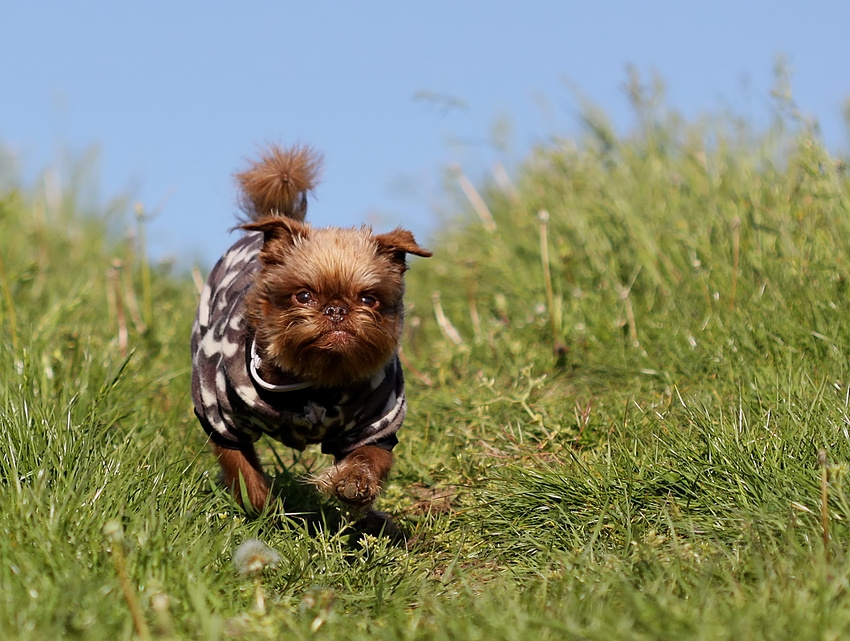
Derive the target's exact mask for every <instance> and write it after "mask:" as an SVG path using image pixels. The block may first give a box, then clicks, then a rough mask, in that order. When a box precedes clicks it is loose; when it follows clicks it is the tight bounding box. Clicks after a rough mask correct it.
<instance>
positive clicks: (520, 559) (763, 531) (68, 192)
mask: <svg viewBox="0 0 850 641" xmlns="http://www.w3.org/2000/svg"><path fill="white" fill-rule="evenodd" d="M631 92H632V93H631V95H632V100H633V103H634V106H635V114H636V123H637V124H636V126H635V128H634V130H633V131H631V132H629V133H627V134H618V133H616V132H615V131H614V130H613V128H612V127H611V126H610V125H609V124H608V123H607V121H606V119H605V117H604V115H603V114H600V113H599V112H598V111H597V110H595V109H594V108H592V106H588V107H587V108H586V110H585V116H584V119H585V128H584V132H585V133H584V134H583V135H582V136H579V137H578V138H573V139H558V138H553V140H552V141H551V142H550V143H548V144H546V145H544V146H541V147H540V148H539V149H536V150H535V151H534V152H533V153H532V154H531V156H530V157H529V158H528V159H527V160H526V161H525V162H524V163H523V164H522V166H521V167H520V168H519V170H518V171H517V173H516V174H515V175H514V176H512V177H511V178H510V179H509V180H510V181H511V182H510V184H508V182H506V179H505V177H504V175H503V173H502V172H499V173H497V175H496V178H498V179H496V178H494V180H493V181H492V183H485V184H480V185H472V183H470V182H469V181H468V180H466V179H465V178H463V177H462V176H461V175H459V174H458V173H457V171H456V170H454V171H453V173H451V175H450V180H449V185H450V186H449V188H450V189H453V187H451V184H455V185H457V190H458V192H457V201H456V202H457V203H458V210H459V213H458V214H457V216H456V219H455V220H453V221H451V222H450V223H449V224H447V225H446V226H445V227H444V229H445V231H443V232H442V233H441V235H440V236H439V237H437V238H436V239H434V241H433V242H432V243H431V245H432V247H431V248H432V249H435V250H436V251H435V257H434V258H431V259H429V260H428V261H416V262H415V263H414V265H413V269H412V270H411V272H410V273H409V280H408V290H409V305H410V311H409V316H408V319H409V322H408V327H407V330H406V336H405V345H404V360H405V361H406V363H407V378H408V381H409V392H408V395H409V398H410V400H411V412H410V416H409V418H408V420H407V422H406V425H405V428H404V433H403V434H402V435H401V436H402V438H401V443H400V444H399V446H398V448H397V449H396V452H397V454H398V456H397V461H398V463H397V465H396V468H395V471H394V473H393V476H392V479H391V482H390V484H389V487H388V488H387V492H386V494H385V496H384V497H383V498H382V499H381V502H380V507H381V508H382V509H384V510H386V511H388V512H391V513H392V514H394V515H396V517H397V519H398V521H399V523H400V524H401V525H402V526H403V528H404V529H405V531H406V532H407V535H408V545H407V546H404V545H399V544H396V543H393V542H392V541H390V540H389V539H386V538H382V537H374V536H370V535H359V534H358V533H357V532H355V531H354V530H353V529H352V526H351V523H350V522H349V520H348V519H347V517H346V515H344V514H342V513H341V512H340V511H339V510H338V509H337V506H335V505H334V504H333V503H331V502H328V501H319V500H317V499H316V498H315V497H313V496H312V495H311V494H310V493H309V492H308V491H307V490H306V488H304V487H303V486H302V485H301V484H300V482H299V480H298V479H299V478H300V477H302V476H303V475H305V474H306V473H308V472H309V471H310V470H315V469H317V468H318V467H319V466H321V465H323V464H324V463H325V461H324V460H323V458H322V456H321V455H320V454H318V453H317V452H312V451H308V452H306V453H304V454H302V455H295V454H293V453H290V452H287V451H285V450H284V449H283V448H280V447H277V448H275V451H274V452H272V451H269V452H267V453H266V457H265V458H266V460H267V461H277V463H276V468H277V474H278V477H277V482H278V485H279V486H280V487H281V488H282V489H283V490H285V495H286V496H287V498H286V499H285V502H284V507H285V510H286V511H287V512H288V513H290V515H291V516H290V517H288V518H287V517H284V516H282V515H281V513H280V512H270V513H267V514H264V515H261V516H260V517H258V518H256V519H253V520H252V519H248V518H246V517H245V516H244V515H243V514H242V512H241V511H240V510H239V509H238V508H237V507H236V506H235V505H234V504H233V502H232V500H231V499H230V498H229V497H228V496H227V495H226V493H224V492H223V491H222V490H221V489H220V488H219V487H218V486H217V484H216V481H215V479H216V470H215V464H214V462H213V460H212V458H211V456H210V455H209V454H208V453H207V451H206V448H205V443H204V436H203V433H202V430H201V429H200V428H199V427H198V426H197V424H196V421H195V419H194V417H193V416H192V413H191V402H190V399H189V358H188V334H189V328H190V325H191V321H192V317H193V315H194V308H195V303H196V299H197V291H196V288H195V284H194V283H193V281H192V279H191V278H190V277H188V276H184V275H182V274H179V273H174V272H173V271H172V270H170V269H169V268H168V267H167V266H166V265H151V264H149V263H148V261H147V259H146V258H145V251H144V243H143V239H144V229H143V224H144V216H143V215H141V214H142V213H141V212H139V214H140V215H137V216H136V217H135V218H134V219H133V220H132V221H130V223H128V225H129V226H130V227H131V229H133V233H132V234H131V235H130V236H129V237H126V238H122V237H121V236H119V235H115V233H114V232H111V231H110V230H114V229H115V228H116V214H109V213H108V212H107V213H106V215H104V212H97V211H89V210H90V209H91V208H90V207H86V206H85V204H84V201H85V198H84V197H83V195H80V194H75V193H74V192H73V189H72V188H74V187H77V188H79V185H77V184H76V182H74V181H72V183H71V185H69V186H65V188H64V191H62V190H57V189H56V188H55V187H54V188H53V189H52V190H47V191H44V192H42V191H41V190H38V189H37V190H34V191H33V192H26V193H25V192H23V191H21V190H14V189H13V190H11V191H7V192H5V193H3V194H2V195H0V261H2V262H0V284H1V285H2V287H0V337H2V340H0V449H2V452H3V455H2V457H0V487H2V491H1V492H0V528H2V535H0V637H2V638H4V639H48V638H49V639H55V638H85V639H116V638H132V637H142V638H163V639H170V638H174V639H183V638H186V639H229V638H250V639H265V638H268V639H273V638H281V637H291V638H299V639H300V638H303V639H306V638H329V639H331V638H332V639H414V638H415V639H457V638H466V639H495V640H500V639H504V640H508V639H526V638H529V639H530V638H533V639H564V638H567V639H600V640H601V639H613V638H616V639H671V638H675V639H733V638H748V639H832V638H844V637H846V636H847V634H848V632H850V609H848V608H847V607H846V600H847V591H848V585H849V584H850V556H848V552H847V542H848V539H849V538H850V529H848V528H849V527H850V526H849V525H848V524H850V497H848V487H847V484H848V476H850V475H848V470H850V468H848V461H850V432H848V424H850V418H848V412H850V410H848V407H850V379H848V350H850V314H848V313H847V312H848V310H847V291H846V288H847V282H848V278H850V273H848V269H850V264H848V260H850V259H848V256H850V233H848V232H850V189H848V187H850V182H849V181H848V177H847V174H846V166H845V164H844V161H843V160H842V159H840V158H838V157H835V156H833V155H831V154H830V153H828V152H827V151H826V150H825V148H824V146H823V145H822V144H821V142H820V141H819V139H818V136H817V133H816V130H815V129H814V128H813V127H812V126H811V125H809V124H807V123H806V122H805V121H803V120H801V119H800V118H798V117H797V116H796V115H795V110H794V108H793V103H791V102H790V101H788V99H787V98H786V99H782V98H778V99H777V103H776V112H777V117H776V121H775V122H774V124H773V125H772V126H771V127H770V128H769V129H767V130H766V131H762V132H756V131H753V130H752V129H751V128H750V127H748V126H747V125H746V123H741V122H739V121H737V120H736V119H734V118H732V117H718V118H706V119H705V120H704V121H699V122H687V121H684V120H683V119H682V118H680V117H679V116H677V115H676V114H675V113H671V112H670V111H669V110H667V109H666V108H665V107H664V104H663V100H661V97H660V96H659V95H658V94H657V93H655V92H653V91H652V90H647V89H644V88H641V86H640V84H639V83H638V82H633V83H632V85H631ZM0 182H3V183H5V184H8V183H14V180H13V179H12V178H7V177H4V179H3V181H0ZM470 203H471V204H470ZM117 210H120V207H116V211H117ZM543 212H545V213H543ZM119 220H120V219H119ZM819 454H820V457H821V460H820V462H819ZM824 477H826V479H827V481H828V482H827V483H826V485H824V483H823V479H824ZM824 490H825V491H826V503H825V504H824V501H823V496H824V494H823V492H824ZM824 508H825V510H826V512H825V518H824V513H823V512H822V510H823V509H824ZM824 523H826V525H827V527H828V538H827V539H826V540H825V537H824V528H823V525H824ZM251 539H259V540H261V541H262V542H263V543H265V544H267V545H268V546H270V547H271V548H272V549H274V550H276V551H277V553H279V555H280V558H281V560H280V562H279V563H277V564H276V565H275V566H274V567H270V568H267V569H266V570H265V571H264V572H262V573H260V574H257V575H252V574H245V573H240V572H239V571H238V568H237V567H236V566H234V563H233V556H234V554H235V551H236V549H237V547H238V546H239V545H240V544H242V543H244V542H245V541H249V540H251ZM134 604H135V605H134Z"/></svg>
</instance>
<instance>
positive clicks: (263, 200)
mask: <svg viewBox="0 0 850 641" xmlns="http://www.w3.org/2000/svg"><path fill="white" fill-rule="evenodd" d="M321 173H322V156H321V154H319V153H317V152H316V151H314V150H313V149H311V148H310V147H306V146H301V145H297V146H295V147H291V148H289V149H283V148H281V147H278V146H277V145H271V146H269V147H268V148H267V149H266V150H264V151H263V152H262V153H261V155H260V159H259V160H257V161H255V162H252V163H251V165H250V166H249V167H248V169H246V170H245V171H243V172H240V173H238V174H236V180H237V181H238V182H239V186H240V188H241V190H242V194H241V199H240V204H241V206H242V209H243V211H244V212H245V213H246V214H247V215H248V217H249V218H250V219H251V220H254V221H256V220H259V219H260V218H264V217H267V216H285V217H287V218H294V219H295V220H304V216H306V215H307V194H308V193H309V192H310V191H312V189H313V187H315V185H316V183H317V182H318V180H319V176H320V175H321Z"/></svg>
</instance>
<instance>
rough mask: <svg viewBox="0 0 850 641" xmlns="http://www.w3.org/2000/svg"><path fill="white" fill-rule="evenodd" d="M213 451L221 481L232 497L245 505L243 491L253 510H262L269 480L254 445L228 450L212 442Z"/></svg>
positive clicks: (267, 493)
mask: <svg viewBox="0 0 850 641" xmlns="http://www.w3.org/2000/svg"><path fill="white" fill-rule="evenodd" d="M213 452H214V453H215V456H216V458H217V459H218V463H219V465H221V472H222V481H223V482H224V485H225V486H226V487H227V488H228V489H229V490H230V491H231V492H232V493H233V498H235V499H236V501H237V502H238V503H239V505H242V506H243V507H246V506H245V505H244V504H243V501H242V495H243V491H244V493H245V494H246V495H247V496H248V501H249V502H250V503H251V507H253V509H254V511H255V512H257V513H259V512H262V511H263V508H264V507H265V505H266V501H267V500H268V496H269V482H268V480H267V479H266V477H265V475H264V474H263V469H262V467H261V465H260V459H259V458H257V451H256V450H255V449H254V446H253V445H250V444H248V445H244V446H243V447H242V449H238V450H229V449H227V448H224V447H220V446H218V445H215V444H214V445H213ZM240 481H241V483H240Z"/></svg>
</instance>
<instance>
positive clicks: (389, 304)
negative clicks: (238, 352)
mask: <svg viewBox="0 0 850 641" xmlns="http://www.w3.org/2000/svg"><path fill="white" fill-rule="evenodd" d="M244 228H245V229H248V230H253V231H261V232H263V235H264V244H263V249H262V251H261V252H260V260H261V262H262V265H263V266H262V270H261V272H260V274H259V275H258V277H257V280H256V282H255V283H254V286H253V288H252V290H251V292H250V294H249V296H248V301H247V319H248V323H249V324H250V325H251V326H252V328H253V329H254V330H255V332H256V336H257V339H258V342H259V343H260V344H261V345H262V346H263V348H264V351H265V357H266V358H268V359H271V361H272V362H273V363H274V364H275V365H276V366H277V367H278V368H280V369H281V370H283V371H284V372H289V373H291V374H294V375H296V376H297V377H299V378H302V379H305V380H308V381H311V382H312V383H313V384H314V385H318V386H321V387H339V386H345V385H347V384H351V383H354V382H357V381H361V380H365V379H368V378H370V377H371V376H373V375H374V374H375V373H376V372H378V371H379V370H380V369H381V368H382V367H383V366H384V365H385V364H386V363H387V362H388V361H389V360H390V359H391V358H392V357H393V355H394V354H395V352H396V350H397V349H398V341H399V338H400V335H401V329H402V324H403V317H404V301H403V298H404V278H403V276H404V272H405V270H406V269H407V267H406V261H405V256H406V254H416V255H418V256H430V255H431V253H430V252H428V251H427V250H425V249H423V248H421V247H419V245H417V244H416V241H415V240H414V238H413V235H412V234H411V233H410V232H409V231H406V230H403V229H397V230H395V231H393V232H390V233H388V234H381V235H373V234H372V233H371V232H370V231H369V230H366V229H361V230H356V229H340V228H335V227H330V228H324V229H314V228H312V227H310V226H309V225H307V224H304V223H299V222H297V221H294V220H291V219H286V218H266V219H263V220H260V221H258V222H255V223H250V224H248V225H245V226H244Z"/></svg>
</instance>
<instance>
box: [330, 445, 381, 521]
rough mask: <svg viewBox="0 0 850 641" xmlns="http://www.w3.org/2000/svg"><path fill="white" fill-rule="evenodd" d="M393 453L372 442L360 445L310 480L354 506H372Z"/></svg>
mask: <svg viewBox="0 0 850 641" xmlns="http://www.w3.org/2000/svg"><path fill="white" fill-rule="evenodd" d="M392 464H393V454H392V452H389V451H387V450H385V449H382V448H380V447H376V446H374V445H365V446H363V447H359V448H357V449H356V450H354V451H353V452H351V453H350V454H349V455H348V456H346V457H344V458H342V459H340V460H339V461H337V462H336V463H334V465H333V466H331V467H329V468H328V469H327V470H325V471H324V472H322V473H321V474H320V475H319V476H318V477H316V478H315V479H314V480H313V483H314V484H315V486H316V487H317V488H318V489H319V490H320V491H321V492H323V493H325V494H331V495H333V496H335V497H337V498H338V499H339V500H340V501H343V502H345V503H348V504H350V505H353V506H355V507H366V506H368V505H371V504H372V503H373V502H374V501H375V499H376V498H378V494H380V492H381V489H382V487H383V484H384V481H385V480H386V479H387V476H388V475H389V473H390V468H391V467H392Z"/></svg>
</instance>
